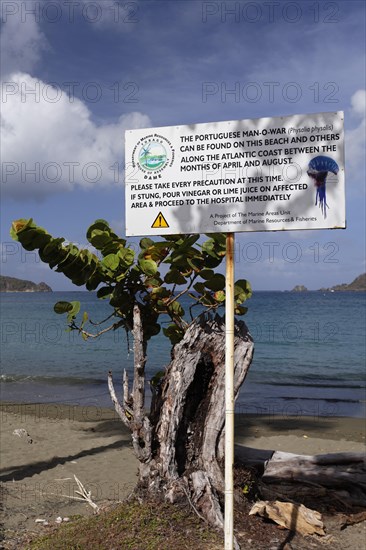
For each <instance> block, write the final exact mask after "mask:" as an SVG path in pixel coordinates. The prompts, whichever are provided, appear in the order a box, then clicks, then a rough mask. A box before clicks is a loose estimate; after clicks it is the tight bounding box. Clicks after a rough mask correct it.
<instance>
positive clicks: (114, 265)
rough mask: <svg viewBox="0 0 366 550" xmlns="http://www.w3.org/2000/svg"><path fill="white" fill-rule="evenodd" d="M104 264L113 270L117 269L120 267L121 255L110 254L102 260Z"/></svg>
mask: <svg viewBox="0 0 366 550" xmlns="http://www.w3.org/2000/svg"><path fill="white" fill-rule="evenodd" d="M102 265H103V266H104V267H106V268H107V269H110V270H111V271H116V270H117V269H118V267H119V257H118V255H117V254H108V256H106V257H105V258H103V260H102Z"/></svg>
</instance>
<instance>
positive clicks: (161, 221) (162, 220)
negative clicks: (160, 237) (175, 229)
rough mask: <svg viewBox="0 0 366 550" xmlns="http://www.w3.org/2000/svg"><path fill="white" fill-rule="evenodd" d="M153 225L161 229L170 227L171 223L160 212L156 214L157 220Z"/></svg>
mask: <svg viewBox="0 0 366 550" xmlns="http://www.w3.org/2000/svg"><path fill="white" fill-rule="evenodd" d="M151 227H152V228H154V229H160V228H161V227H169V224H168V222H167V221H166V219H165V218H164V216H163V214H162V213H161V212H159V214H158V215H157V216H156V218H155V221H154V223H153V224H152V226H151Z"/></svg>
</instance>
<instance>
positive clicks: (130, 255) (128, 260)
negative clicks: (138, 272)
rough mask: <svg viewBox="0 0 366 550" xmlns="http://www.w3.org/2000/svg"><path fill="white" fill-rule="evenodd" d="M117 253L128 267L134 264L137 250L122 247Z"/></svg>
mask: <svg viewBox="0 0 366 550" xmlns="http://www.w3.org/2000/svg"><path fill="white" fill-rule="evenodd" d="M117 255H118V257H119V258H120V259H121V260H122V262H123V264H124V265H125V266H126V267H129V266H130V265H132V264H133V261H134V259H135V252H134V250H132V248H120V249H119V251H118V253H117Z"/></svg>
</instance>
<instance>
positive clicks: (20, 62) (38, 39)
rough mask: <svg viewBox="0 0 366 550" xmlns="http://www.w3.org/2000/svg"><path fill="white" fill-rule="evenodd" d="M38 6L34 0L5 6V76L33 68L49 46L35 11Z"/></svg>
mask: <svg viewBox="0 0 366 550" xmlns="http://www.w3.org/2000/svg"><path fill="white" fill-rule="evenodd" d="M34 6H35V4H34V2H28V1H22V2H20V1H19V0H18V1H14V2H8V3H7V4H6V5H5V3H4V5H3V10H2V16H3V25H2V30H1V36H0V47H1V74H2V75H8V74H10V73H11V72H14V71H27V72H30V71H32V69H33V68H34V67H35V66H36V64H37V63H38V61H39V60H40V57H41V54H42V52H43V51H44V50H46V49H47V48H48V47H49V46H48V42H47V39H46V37H45V36H44V34H43V33H42V31H41V30H40V28H39V24H38V22H37V21H36V15H32V13H31V10H32V9H35V8H34Z"/></svg>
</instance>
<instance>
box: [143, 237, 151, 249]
mask: <svg viewBox="0 0 366 550" xmlns="http://www.w3.org/2000/svg"><path fill="white" fill-rule="evenodd" d="M153 245H154V241H153V240H151V239H149V238H148V237H145V238H144V239H141V241H140V248H149V247H150V246H153Z"/></svg>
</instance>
